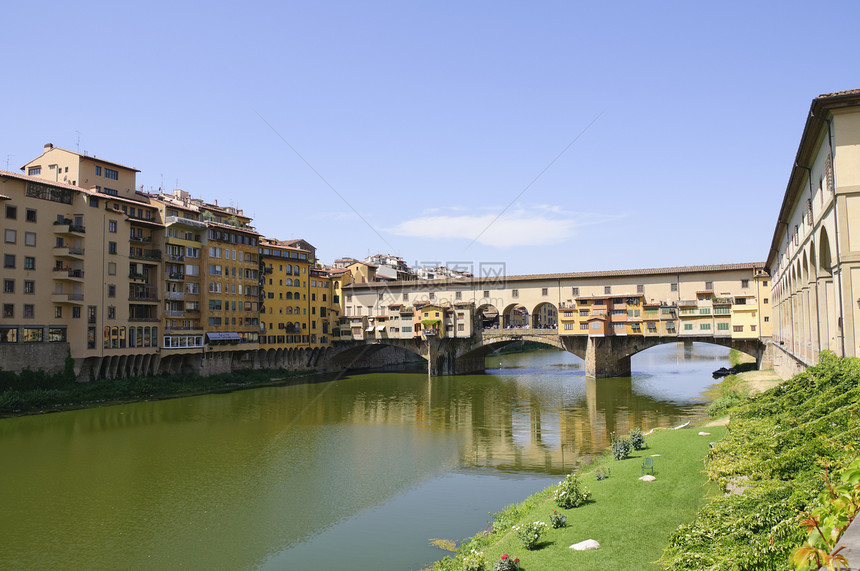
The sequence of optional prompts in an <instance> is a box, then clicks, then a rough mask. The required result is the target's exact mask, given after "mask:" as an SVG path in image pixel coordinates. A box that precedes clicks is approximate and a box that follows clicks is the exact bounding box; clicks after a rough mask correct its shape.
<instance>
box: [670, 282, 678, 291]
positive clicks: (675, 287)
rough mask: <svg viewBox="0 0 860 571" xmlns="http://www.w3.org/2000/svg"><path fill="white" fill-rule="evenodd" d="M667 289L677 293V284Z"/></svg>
mask: <svg viewBox="0 0 860 571" xmlns="http://www.w3.org/2000/svg"><path fill="white" fill-rule="evenodd" d="M669 289H670V290H671V291H678V284H677V283H673V284H672V285H671V286H670V287H669Z"/></svg>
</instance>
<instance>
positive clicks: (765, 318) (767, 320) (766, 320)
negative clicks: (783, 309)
mask: <svg viewBox="0 0 860 571" xmlns="http://www.w3.org/2000/svg"><path fill="white" fill-rule="evenodd" d="M769 321H770V317H768V316H767V315H765V316H764V322H765V323H768V322H769Z"/></svg>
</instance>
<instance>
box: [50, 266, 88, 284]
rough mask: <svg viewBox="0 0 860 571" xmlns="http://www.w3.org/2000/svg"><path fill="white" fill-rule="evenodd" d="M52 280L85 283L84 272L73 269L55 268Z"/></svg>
mask: <svg viewBox="0 0 860 571" xmlns="http://www.w3.org/2000/svg"><path fill="white" fill-rule="evenodd" d="M51 278H52V279H55V280H68V281H73V282H82V281H84V271H83V270H74V269H72V268H54V274H53V275H52V276H51Z"/></svg>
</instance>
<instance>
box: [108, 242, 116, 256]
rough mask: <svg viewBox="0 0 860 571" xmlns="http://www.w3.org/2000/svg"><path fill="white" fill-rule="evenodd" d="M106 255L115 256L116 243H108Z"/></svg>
mask: <svg viewBox="0 0 860 571" xmlns="http://www.w3.org/2000/svg"><path fill="white" fill-rule="evenodd" d="M108 254H116V242H108Z"/></svg>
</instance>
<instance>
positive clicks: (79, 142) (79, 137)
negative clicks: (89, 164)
mask: <svg viewBox="0 0 860 571" xmlns="http://www.w3.org/2000/svg"><path fill="white" fill-rule="evenodd" d="M75 133H77V134H78V147H77V149H78V150H77V153H78V154H81V132H80V131H75Z"/></svg>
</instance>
